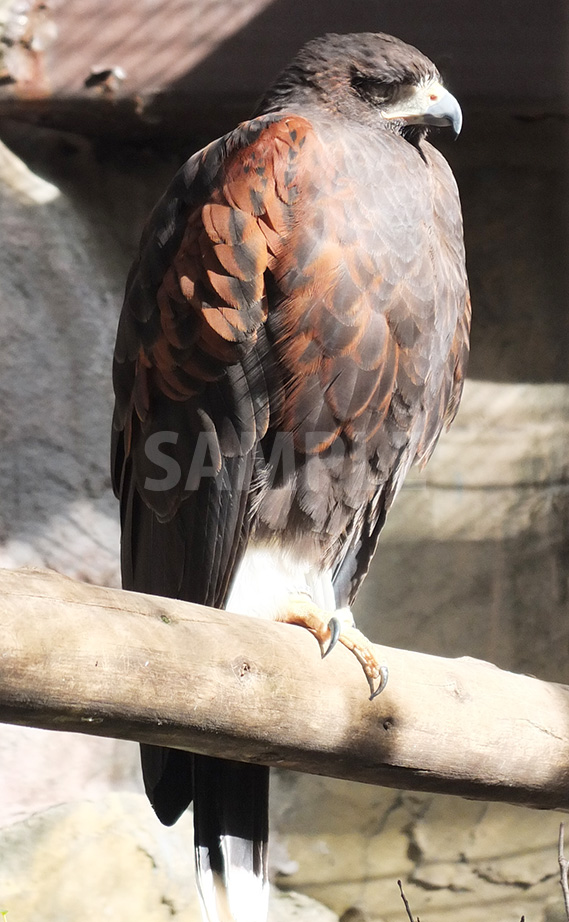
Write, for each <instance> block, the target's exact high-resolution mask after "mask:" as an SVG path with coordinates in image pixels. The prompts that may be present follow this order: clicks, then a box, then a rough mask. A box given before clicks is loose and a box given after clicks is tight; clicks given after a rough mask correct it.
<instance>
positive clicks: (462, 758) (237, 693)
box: [0, 570, 569, 810]
mask: <svg viewBox="0 0 569 922" xmlns="http://www.w3.org/2000/svg"><path fill="white" fill-rule="evenodd" d="M383 656H384V658H385V659H386V661H387V662H388V664H389V669H390V680H389V684H388V686H387V689H386V690H385V691H384V692H382V694H381V695H380V696H379V697H378V698H376V699H375V700H374V701H372V702H370V701H369V700H368V694H369V690H368V686H367V682H366V680H365V677H364V675H363V673H362V670H361V668H360V667H359V665H358V664H357V662H356V661H355V658H354V657H353V656H352V655H351V654H350V653H349V652H348V651H347V650H345V649H344V648H343V647H341V645H338V647H337V648H336V649H335V650H334V651H333V653H332V654H331V655H330V656H329V657H327V659H325V660H322V659H321V658H320V650H319V647H318V644H317V642H316V640H315V639H314V638H313V637H312V636H311V635H310V634H309V633H308V632H307V631H305V630H304V629H302V628H295V627H291V626H290V625H283V624H276V623H273V622H265V621H261V620H258V619H255V618H246V617H242V616H237V615H231V614H228V613H226V612H222V611H217V610H214V609H208V608H204V607H202V606H199V605H192V604H189V603H185V602H179V601H173V600H169V599H162V598H158V597H154V596H146V595H140V594H138V593H132V592H122V591H120V590H111V589H102V588H99V587H96V586H91V585H86V584H83V583H79V582H76V581H74V580H71V579H67V578H65V577H61V576H58V575H56V574H54V573H51V572H47V571H17V572H13V571H8V570H4V571H0V721H2V722H4V723H12V724H21V725H25V726H33V727H44V728H47V729H51V730H72V731H75V732H79V733H89V734H95V735H99V736H110V737H117V738H120V739H131V740H139V741H143V742H151V743H157V744H164V745H170V746H175V747H177V748H180V749H188V750H191V751H195V752H201V753H205V754H208V755H216V756H221V757H227V758H233V759H240V760H242V761H257V762H261V763H265V764H269V765H280V766H283V767H286V768H292V769H296V770H299V771H305V772H312V773H316V774H323V775H330V776H333V777H338V778H348V779H351V780H354V781H363V782H368V783H372V784H379V785H384V786H387V787H397V788H405V789H411V790H422V791H438V792H444V793H448V794H459V795H462V796H464V797H469V798H475V799H483V800H499V801H507V802H509V803H522V804H527V805H530V806H535V807H549V808H560V809H565V810H567V809H569V688H567V687H566V686H561V685H555V684H552V683H547V682H542V681H540V680H538V679H535V678H531V677H529V676H522V675H515V674H513V673H508V672H504V671H502V670H499V669H497V668H496V667H494V666H491V665H489V664H488V663H484V662H481V661H479V660H473V659H469V658H464V659H457V660H450V659H443V658H442V657H435V656H426V655H424V654H419V653H412V652H409V651H403V650H395V649H391V648H390V649H387V648H384V649H383Z"/></svg>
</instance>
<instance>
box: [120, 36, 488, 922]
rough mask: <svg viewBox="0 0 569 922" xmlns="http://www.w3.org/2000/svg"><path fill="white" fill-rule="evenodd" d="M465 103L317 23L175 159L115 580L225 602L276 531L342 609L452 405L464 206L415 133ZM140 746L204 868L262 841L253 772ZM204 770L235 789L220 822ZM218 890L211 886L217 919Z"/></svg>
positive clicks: (385, 41) (157, 797)
mask: <svg viewBox="0 0 569 922" xmlns="http://www.w3.org/2000/svg"><path fill="white" fill-rule="evenodd" d="M425 101H426V102H425ZM420 102H424V103H425V105H424V106H423V108H421V106H420ZM419 109H420V111H419ZM458 114H459V110H458V106H457V104H456V102H455V100H454V99H453V98H452V97H451V96H450V94H447V93H446V91H444V90H443V89H442V87H441V86H440V78H439V77H438V74H437V72H436V70H435V68H434V66H433V65H432V64H431V62H430V61H428V59H427V58H425V57H424V56H423V55H421V54H420V53H419V52H417V51H416V49H413V48H411V47H410V46H408V45H404V44H403V43H402V42H399V41H398V40H397V39H393V38H391V37H389V36H382V35H372V34H368V35H360V36H358V35H354V36H326V37H324V38H323V39H318V40H316V41H314V42H312V43H309V45H307V46H306V47H305V48H304V49H303V50H302V51H301V52H300V54H299V56H298V57H297V58H296V59H295V61H294V62H293V63H292V64H291V65H290V67H289V68H288V69H287V70H286V71H285V72H284V73H283V75H281V77H280V78H279V80H278V81H277V83H276V84H275V86H274V87H273V89H272V91H270V92H269V93H268V95H267V97H266V98H265V100H264V101H263V103H262V104H261V106H260V109H259V114H258V116H257V117H256V118H255V119H253V120H252V121H249V122H245V123H243V124H242V125H240V126H239V127H238V128H237V129H236V130H235V131H233V132H231V133H230V134H228V135H226V136H225V137H224V138H221V139H220V140H218V141H215V142H213V143H212V144H210V145H209V146H208V147H206V148H205V149H204V150H202V151H200V152H198V153H197V154H195V155H194V156H193V157H192V158H191V159H190V160H189V161H188V162H187V163H186V164H185V166H184V167H183V168H182V169H181V170H180V172H179V173H178V174H177V176H176V177H175V179H174V180H173V182H172V184H171V186H170V188H169V189H168V190H167V192H166V194H165V195H164V197H163V198H162V200H161V201H160V202H159V204H158V205H157V207H156V209H155V210H154V212H153V214H152V216H151V218H150V221H149V223H148V225H147V227H146V230H145V232H144V235H143V238H142V243H141V248H140V255H139V258H138V260H137V262H136V263H135V265H134V266H133V269H132V271H131V274H130V277H129V281H128V285H127V292H126V298H125V304H124V307H123V312H122V315H121V319H120V324H119V331H118V337H117V346H116V353H115V365H114V382H115V390H116V398H117V399H116V410H115V419H114V428H113V472H114V482H115V488H116V491H117V493H118V495H119V496H120V499H121V509H122V527H123V545H122V565H123V579H124V585H125V587H126V588H129V589H137V590H140V591H147V592H153V593H158V594H163V595H167V596H174V597H177V598H182V599H188V600H191V601H195V602H201V603H203V604H208V605H214V606H217V607H223V606H224V605H225V604H226V602H227V599H228V592H229V591H230V589H231V588H232V587H233V588H234V587H235V582H236V581H237V582H238V579H237V574H238V572H239V566H240V562H241V561H242V560H243V559H244V555H245V552H246V551H247V549H248V548H249V549H251V548H254V547H259V548H267V547H269V548H271V549H272V550H271V553H273V554H274V553H277V554H278V553H281V552H282V553H283V554H285V555H287V554H289V555H290V554H291V553H293V554H295V555H296V556H297V558H302V561H304V565H305V568H308V569H309V570H310V573H316V577H311V579H313V582H314V579H316V580H318V579H320V578H322V579H323V580H324V581H325V582H326V581H327V582H326V586H328V588H327V589H326V590H325V592H328V596H326V598H328V599H329V598H332V600H333V604H332V608H333V607H334V603H335V608H336V609H344V608H345V607H347V606H348V605H349V604H350V603H351V602H352V601H353V599H354V597H355V594H356V592H357V589H358V587H359V585H360V583H361V580H362V578H363V577H364V576H365V573H366V572H367V569H368V566H369V562H370V559H371V556H372V554H373V552H374V549H375V546H376V542H377V538H378V535H379V531H380V529H381V526H382V525H383V522H384V520H385V515H386V513H387V511H388V509H389V507H390V505H391V503H392V501H393V498H394V496H395V495H396V493H397V491H398V489H399V487H400V485H401V483H402V480H403V478H404V476H405V473H406V472H407V470H408V468H409V466H410V464H411V463H412V462H413V461H416V460H418V461H421V462H424V461H426V460H427V459H428V458H429V456H430V454H431V452H432V450H433V448H434V445H435V443H436V441H437V438H438V436H439V434H440V431H441V429H442V427H443V426H444V424H445V423H449V422H450V421H451V420H452V418H453V416H454V414H455V412H456V409H457V406H458V403H459V400H460V394H461V389H462V381H463V374H464V367H465V361H466V355H467V350H468V331H469V321H470V307H469V298H468V289H467V281H466V273H465V266H464V249H463V240H462V222H461V214H460V206H459V201H458V195H457V191H456V186H455V183H454V179H453V177H452V174H451V171H450V169H449V167H448V165H447V163H446V161H445V160H444V158H443V157H442V156H441V155H440V154H439V153H438V152H437V151H436V150H435V149H434V148H433V147H432V146H431V145H430V144H428V143H427V142H426V140H425V132H426V128H425V125H428V124H431V123H434V124H443V125H444V124H450V123H451V122H452V123H455V122H456V120H457V119H458ZM204 446H205V448H207V452H206V451H205V448H204ZM287 452H288V454H287ZM166 456H170V457H166ZM287 459H288V461H289V462H291V459H292V462H291V463H287ZM204 470H205V473H206V476H203V474H204ZM275 548H276V549H277V550H276V552H275ZM279 549H280V550H279ZM308 569H307V572H308ZM307 578H308V577H307ZM310 585H312V583H310ZM253 588H254V587H253ZM290 589H291V592H292V591H293V590H294V589H295V587H293V586H291V587H290ZM323 591H324V590H323ZM331 593H332V595H331ZM233 598H234V596H232V599H233ZM319 604H320V603H319ZM143 762H144V766H145V780H146V782H147V789H148V791H149V794H150V796H151V799H152V801H153V803H154V806H155V808H156V810H157V812H158V815H159V816H160V817H161V818H162V819H163V820H164V821H165V822H172V821H173V820H174V819H175V818H176V817H177V815H179V813H180V812H181V810H182V809H184V807H185V806H186V805H187V803H188V802H189V801H190V799H191V798H192V795H194V796H195V800H196V807H195V809H196V817H197V819H196V824H197V840H196V842H197V846H198V866H200V865H201V872H202V874H203V875H206V876H207V873H208V872H209V868H208V867H204V861H205V864H206V865H207V863H208V862H210V864H211V870H212V871H214V872H217V873H218V875H219V876H221V877H222V878H224V877H226V876H227V875H228V873H229V871H228V866H230V865H231V863H232V858H231V856H230V855H229V856H228V855H227V854H222V851H223V849H222V848H220V847H219V845H218V844H216V843H217V842H218V838H217V837H218V836H219V834H220V832H221V831H222V830H223V829H225V832H226V833H227V832H229V833H230V834H232V835H235V836H237V837H238V838H240V839H252V840H256V841H257V843H259V842H261V843H262V842H263V841H264V839H266V818H265V815H264V810H265V809H266V807H264V806H263V802H264V798H265V793H262V794H261V796H260V800H261V802H262V803H261V807H259V806H258V804H259V794H258V791H259V789H262V790H263V792H264V791H265V788H266V770H265V769H263V768H256V767H245V766H236V765H234V764H232V763H221V762H216V761H215V760H204V759H201V758H200V759H198V758H197V757H196V761H195V771H194V774H195V776H196V779H197V780H196V781H195V784H196V787H195V791H194V789H193V788H192V780H191V775H192V757H191V756H189V755H188V754H185V753H178V754H176V753H172V752H168V751H164V750H156V751H154V750H153V749H152V748H146V749H145V755H144V759H143ZM235 778H238V779H239V780H238V784H239V785H240V793H239V794H238V795H237V796H238V799H239V800H240V803H241V807H240V809H239V810H237V811H236V812H237V814H239V816H237V817H235V816H233V815H232V813H231V807H228V806H227V802H228V801H231V792H232V790H233V788H232V784H233V783H234V779H235ZM219 779H221V780H219ZM205 787H207V789H208V791H207V797H209V798H210V803H211V802H214V803H222V802H223V804H224V806H223V808H221V807H219V810H220V811H221V812H220V813H219V814H216V815H215V817H214V818H212V816H213V814H212V813H211V810H212V809H213V810H214V813H215V810H217V809H218V808H217V807H215V808H212V807H208V808H207V810H208V811H210V812H207V811H206V809H205V808H204V807H203V797H202V794H203V791H204V789H205ZM222 791H223V792H224V793H220V792H222ZM204 796H206V795H204ZM200 798H201V803H200ZM255 804H257V806H255ZM244 805H248V806H244ZM206 814H207V815H206ZM200 818H201V819H200ZM200 823H201V828H202V831H201V832H200ZM204 830H205V831H204ZM200 846H201V848H202V852H201V856H202V857H201V858H200ZM204 849H205V852H204V851H203V850H204ZM208 849H209V855H208V857H207V858H205V859H204V857H203V856H204V854H206V853H207V852H208ZM263 862H264V846H263V845H259V844H258V845H257V846H256V847H255V848H253V851H252V852H251V853H250V854H249V856H248V857H247V858H246V859H243V860H242V861H241V863H242V864H243V865H246V866H248V867H250V870H251V871H252V873H253V874H255V873H256V874H258V875H260V876H261V877H262V875H263V870H262V865H263ZM214 876H215V875H214ZM204 886H205V885H204ZM228 886H229V893H230V896H229V897H228V898H229V903H230V905H231V913H232V916H233V918H235V919H240V918H248V919H250V920H253V919H257V918H260V917H261V916H260V915H259V916H256V915H251V911H250V910H247V911H244V915H243V916H242V917H241V916H240V915H239V909H238V908H236V906H235V899H236V898H233V897H231V884H230V882H229V884H228ZM216 899H217V901H218V902H219V897H212V898H208V897H207V895H205V896H204V903H205V905H206V912H207V913H208V917H209V918H210V919H212V920H213V919H217V918H222V917H223V914H222V913H221V911H220V910H219V906H217V909H216V905H217V904H216ZM208 900H209V902H208Z"/></svg>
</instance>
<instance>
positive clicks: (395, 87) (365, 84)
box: [350, 68, 399, 106]
mask: <svg viewBox="0 0 569 922" xmlns="http://www.w3.org/2000/svg"><path fill="white" fill-rule="evenodd" d="M350 83H351V86H352V88H353V89H354V90H355V91H356V93H357V94H358V96H361V98H362V99H365V101H366V102H368V103H370V104H371V105H372V106H385V105H386V104H387V103H390V102H392V101H393V99H394V98H395V97H396V95H397V93H398V91H399V84H397V83H389V82H387V81H381V80H380V79H378V78H377V77H371V76H370V75H369V74H364V73H362V72H361V71H359V70H356V69H355V68H352V72H351V75H350Z"/></svg>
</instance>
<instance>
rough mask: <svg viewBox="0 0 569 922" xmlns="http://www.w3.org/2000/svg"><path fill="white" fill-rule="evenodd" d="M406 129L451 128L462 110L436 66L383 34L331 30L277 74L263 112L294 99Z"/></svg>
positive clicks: (459, 121) (459, 120)
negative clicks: (413, 127) (342, 32)
mask: <svg viewBox="0 0 569 922" xmlns="http://www.w3.org/2000/svg"><path fill="white" fill-rule="evenodd" d="M295 103H296V104H302V105H303V106H307V105H308V106H311V105H312V106H318V107H320V108H322V107H324V108H325V109H327V110H328V111H331V112H334V111H335V112H338V113H341V114H342V115H343V116H344V117H348V118H350V119H355V120H356V121H359V122H365V123H367V124H372V125H374V126H382V127H389V128H391V129H393V130H395V131H399V132H403V131H405V129H407V127H408V126H422V131H421V130H420V128H419V129H418V130H419V133H420V134H424V133H425V132H426V130H427V127H428V126H429V125H436V126H441V127H445V126H449V127H452V129H453V131H454V133H455V134H458V133H459V131H460V129H461V126H462V113H461V111H460V106H459V104H458V102H457V101H456V99H455V98H454V96H452V95H451V94H450V93H449V92H448V90H446V89H445V88H444V87H443V85H442V82H441V77H440V74H439V72H438V70H437V68H436V67H435V65H434V64H433V63H432V62H431V61H430V60H429V59H428V58H427V57H425V55H423V54H421V52H420V51H418V50H417V49H416V48H413V46H412V45H407V44H405V42H402V41H400V40H399V39H398V38H394V37H393V36H392V35H384V34H382V33H374V32H364V33H359V34H357V33H356V34H353V35H336V34H334V33H330V34H329V35H324V36H322V37H321V38H317V39H314V40H313V41H311V42H308V43H307V44H306V45H304V47H303V48H301V50H300V51H299V53H298V54H297V56H296V57H295V58H294V59H293V61H291V63H290V64H289V66H288V67H287V68H285V70H284V71H283V72H282V74H281V75H280V77H278V79H277V81H276V82H275V84H274V86H273V88H272V89H271V90H270V91H269V93H268V94H267V96H266V97H265V99H264V100H263V103H262V111H264V112H268V111H273V110H275V109H280V108H286V107H287V106H293V105H294V104H295ZM414 130H417V129H416V128H415V129H414Z"/></svg>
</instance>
